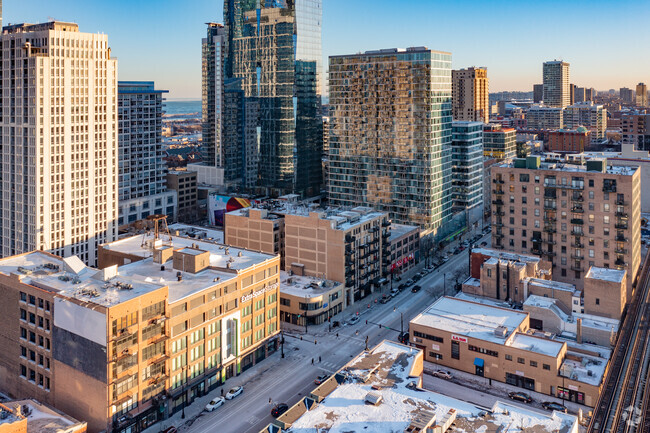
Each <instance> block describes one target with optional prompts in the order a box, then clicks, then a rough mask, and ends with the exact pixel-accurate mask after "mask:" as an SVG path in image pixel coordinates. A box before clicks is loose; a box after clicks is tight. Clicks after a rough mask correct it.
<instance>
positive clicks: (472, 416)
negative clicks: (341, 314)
mask: <svg viewBox="0 0 650 433" xmlns="http://www.w3.org/2000/svg"><path fill="white" fill-rule="evenodd" d="M423 358H424V356H423V350H419V349H416V348H414V347H409V346H405V345H402V344H399V343H394V342H391V341H383V342H381V343H379V344H378V345H377V346H375V347H373V348H371V349H370V350H367V351H364V352H362V353H361V354H359V355H358V356H356V357H355V358H354V359H352V360H351V361H350V362H348V363H347V364H346V365H345V366H344V367H343V368H342V369H340V370H339V371H337V372H336V373H335V374H333V375H332V376H331V377H330V378H329V379H327V380H326V381H325V382H324V383H323V384H321V385H319V386H318V387H317V388H316V389H314V390H313V391H312V392H311V393H310V394H309V395H308V396H306V397H303V398H302V399H301V400H300V401H299V402H298V403H296V404H295V405H294V406H292V407H290V408H289V410H288V411H287V412H285V413H284V414H283V415H281V416H280V417H278V418H277V419H276V420H274V421H273V423H272V424H270V425H268V426H267V427H266V428H264V429H263V430H262V431H261V432H260V433H273V432H279V431H316V430H320V431H330V432H343V431H346V432H347V431H362V430H366V429H367V430H368V431H370V429H372V432H373V433H394V432H398V431H399V432H402V431H403V432H411V433H417V432H422V433H424V432H429V431H431V432H445V431H451V428H452V427H451V426H452V424H453V426H455V428H454V430H461V431H467V432H470V431H471V432H492V431H507V430H508V429H509V426H512V425H516V426H517V429H522V430H525V431H529V430H530V431H535V432H538V433H552V432H556V431H558V430H559V431H561V432H566V433H578V419H577V418H576V417H575V416H573V415H569V414H565V413H560V412H549V413H548V414H545V413H541V412H538V411H532V410H528V409H525V408H522V407H521V406H518V405H511V404H509V403H506V402H502V401H498V400H497V401H495V402H494V404H493V406H492V407H491V408H490V409H488V410H487V411H484V409H483V408H481V407H479V406H477V405H474V404H471V403H468V402H465V401H461V400H457V399H455V398H451V397H447V396H444V395H442V394H439V393H436V392H431V391H428V390H426V389H423V388H422V385H423V378H422V374H423V371H424V362H423ZM342 402H343V403H344V404H342ZM357 426H358V427H357ZM448 429H449V430H448Z"/></svg>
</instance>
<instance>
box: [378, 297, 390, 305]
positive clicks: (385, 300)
mask: <svg viewBox="0 0 650 433" xmlns="http://www.w3.org/2000/svg"><path fill="white" fill-rule="evenodd" d="M388 301H390V295H384V296H382V297H381V299H380V300H379V302H381V303H382V304H388Z"/></svg>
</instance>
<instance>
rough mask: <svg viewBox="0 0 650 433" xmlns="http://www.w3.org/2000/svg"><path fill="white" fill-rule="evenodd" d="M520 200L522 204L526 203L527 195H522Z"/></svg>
mask: <svg viewBox="0 0 650 433" xmlns="http://www.w3.org/2000/svg"><path fill="white" fill-rule="evenodd" d="M521 202H522V203H523V204H526V203H528V197H526V196H523V197H522V198H521Z"/></svg>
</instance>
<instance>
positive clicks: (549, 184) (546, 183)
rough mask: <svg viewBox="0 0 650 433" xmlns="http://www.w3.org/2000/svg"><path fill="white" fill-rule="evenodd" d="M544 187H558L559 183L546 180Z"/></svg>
mask: <svg viewBox="0 0 650 433" xmlns="http://www.w3.org/2000/svg"><path fill="white" fill-rule="evenodd" d="M544 188H557V183H555V182H544Z"/></svg>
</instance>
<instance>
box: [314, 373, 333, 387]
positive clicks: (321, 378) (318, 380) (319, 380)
mask: <svg viewBox="0 0 650 433" xmlns="http://www.w3.org/2000/svg"><path fill="white" fill-rule="evenodd" d="M329 378H330V375H329V374H321V375H320V376H318V377H317V378H316V380H314V383H315V384H316V385H320V384H321V383H323V382H325V381H326V380H327V379H329Z"/></svg>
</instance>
